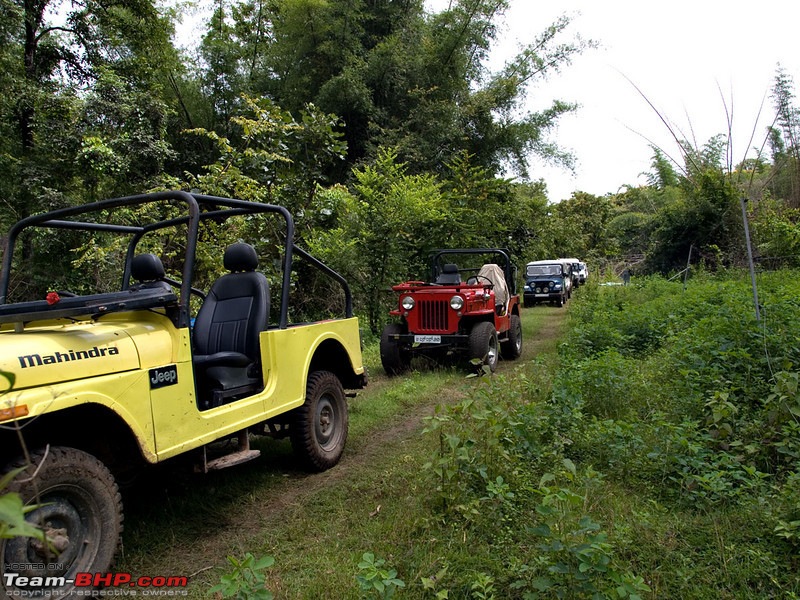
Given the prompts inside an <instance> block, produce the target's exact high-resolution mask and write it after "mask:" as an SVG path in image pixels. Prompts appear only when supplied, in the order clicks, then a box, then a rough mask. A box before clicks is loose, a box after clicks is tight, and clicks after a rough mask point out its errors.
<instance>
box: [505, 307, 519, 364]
mask: <svg viewBox="0 0 800 600" xmlns="http://www.w3.org/2000/svg"><path fill="white" fill-rule="evenodd" d="M500 350H501V352H502V353H503V358H505V359H506V360H514V359H517V358H519V357H520V355H521V354H522V321H520V319H519V315H511V318H510V320H509V328H508V339H507V340H506V341H504V342H503V343H502V344H500Z"/></svg>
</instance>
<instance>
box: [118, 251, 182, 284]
mask: <svg viewBox="0 0 800 600" xmlns="http://www.w3.org/2000/svg"><path fill="white" fill-rule="evenodd" d="M165 276H166V272H165V271H164V265H163V263H162V262H161V259H160V258H158V256H156V255H155V254H150V253H147V254H138V255H136V256H134V257H133V260H132V261H131V278H133V279H134V280H135V281H136V282H137V283H134V284H133V285H132V286H130V288H128V289H131V290H134V291H135V290H145V289H164V290H165V291H167V292H170V293H172V292H173V290H172V286H171V285H170V284H168V283H167V282H166V281H164V277H165Z"/></svg>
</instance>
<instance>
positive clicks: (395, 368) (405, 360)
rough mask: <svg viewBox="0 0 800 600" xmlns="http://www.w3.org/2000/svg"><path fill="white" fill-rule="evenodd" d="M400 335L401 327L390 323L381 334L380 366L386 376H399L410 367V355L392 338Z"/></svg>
mask: <svg viewBox="0 0 800 600" xmlns="http://www.w3.org/2000/svg"><path fill="white" fill-rule="evenodd" d="M402 333H403V326H402V325H400V324H398V323H390V324H389V325H387V326H386V327H385V328H384V330H383V333H382V334H381V364H382V365H383V370H384V371H386V374H387V375H400V374H401V373H404V372H405V371H408V369H409V367H410V366H411V353H410V352H409V351H408V350H406V349H404V348H403V347H402V346H401V345H400V342H398V341H397V340H395V339H394V338H393V336H395V335H400V334H402Z"/></svg>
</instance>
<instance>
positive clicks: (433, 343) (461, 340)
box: [389, 333, 469, 350]
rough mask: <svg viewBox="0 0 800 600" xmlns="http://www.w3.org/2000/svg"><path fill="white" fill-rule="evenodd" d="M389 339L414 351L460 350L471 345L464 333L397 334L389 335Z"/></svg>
mask: <svg viewBox="0 0 800 600" xmlns="http://www.w3.org/2000/svg"><path fill="white" fill-rule="evenodd" d="M389 339H390V340H393V341H395V342H397V343H399V344H402V345H404V346H408V347H410V348H412V349H414V350H425V349H430V350H433V349H436V348H447V347H455V348H459V347H466V346H467V345H468V344H469V336H468V335H466V334H463V333H441V334H439V333H433V334H419V333H418V334H413V333H397V334H393V335H389Z"/></svg>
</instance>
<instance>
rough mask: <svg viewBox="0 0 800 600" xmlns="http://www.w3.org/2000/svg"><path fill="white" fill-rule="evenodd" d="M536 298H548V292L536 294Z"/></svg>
mask: <svg viewBox="0 0 800 600" xmlns="http://www.w3.org/2000/svg"><path fill="white" fill-rule="evenodd" d="M536 297H537V298H549V297H550V294H536Z"/></svg>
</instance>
